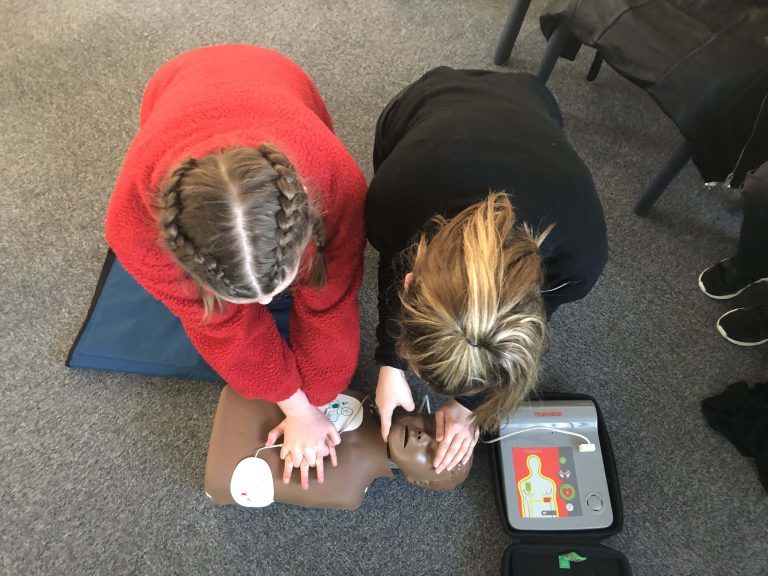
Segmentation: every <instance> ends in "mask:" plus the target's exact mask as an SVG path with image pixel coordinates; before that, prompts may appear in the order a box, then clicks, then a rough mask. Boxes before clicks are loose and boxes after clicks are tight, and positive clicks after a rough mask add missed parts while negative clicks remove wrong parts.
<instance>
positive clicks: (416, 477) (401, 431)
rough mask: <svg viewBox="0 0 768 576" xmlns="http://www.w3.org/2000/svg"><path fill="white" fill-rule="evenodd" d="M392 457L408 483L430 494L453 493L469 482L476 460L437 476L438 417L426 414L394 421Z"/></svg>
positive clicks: (390, 442)
mask: <svg viewBox="0 0 768 576" xmlns="http://www.w3.org/2000/svg"><path fill="white" fill-rule="evenodd" d="M387 444H388V446H389V456H390V458H391V459H392V461H393V462H394V463H395V464H397V465H398V466H399V467H400V471H401V472H402V473H403V476H404V477H405V479H406V480H407V481H408V482H410V483H411V484H413V485H414V486H418V487H419V488H427V489H429V490H437V491H448V490H453V489H454V488H456V487H457V486H458V485H459V484H461V483H462V482H464V480H466V478H467V476H468V475H469V470H470V469H471V468H472V460H471V459H470V461H469V462H468V463H467V465H466V466H462V465H461V464H459V465H457V466H455V467H454V468H453V470H444V471H443V472H441V473H440V474H437V473H436V472H435V467H434V466H433V465H432V462H433V461H434V459H435V453H436V452H437V446H438V442H437V440H435V417H434V415H425V414H408V415H406V416H402V417H400V418H397V419H395V420H393V422H392V429H391V430H390V432H389V438H388V439H387Z"/></svg>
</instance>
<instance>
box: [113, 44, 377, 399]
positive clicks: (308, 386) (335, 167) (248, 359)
mask: <svg viewBox="0 0 768 576" xmlns="http://www.w3.org/2000/svg"><path fill="white" fill-rule="evenodd" d="M263 142H270V143H273V144H275V145H276V146H278V147H280V148H281V149H282V150H283V151H284V152H285V154H286V155H287V156H288V158H290V159H291V161H292V162H293V164H294V166H295V167H296V171H297V172H298V174H299V176H300V177H301V178H302V180H303V181H304V183H305V184H306V186H307V188H308V191H309V194H310V195H316V197H319V199H320V205H321V207H322V210H323V213H324V222H325V228H326V232H327V244H326V249H325V258H326V261H327V265H328V284H327V285H326V286H325V287H323V288H321V289H317V288H311V287H309V286H306V285H305V284H303V283H302V281H301V280H299V281H297V283H296V284H295V285H294V286H293V287H292V296H293V305H292V310H291V316H290V335H291V343H292V345H291V347H289V346H288V345H287V344H286V343H285V341H284V340H283V339H282V338H281V337H280V335H279V333H278V331H277V327H276V326H275V323H274V320H273V318H272V315H271V313H270V312H269V310H268V309H267V308H266V307H265V306H262V305H260V304H246V305H234V304H230V305H228V306H227V308H226V309H225V311H224V312H223V313H222V314H220V315H215V316H214V317H213V318H212V319H211V320H210V321H209V322H208V323H203V322H202V321H201V319H202V316H203V306H202V302H201V301H200V298H199V297H198V295H197V292H196V290H195V287H194V284H193V282H192V280H191V279H190V278H189V277H188V276H187V275H186V274H185V272H184V271H183V269H182V268H181V267H180V266H179V265H178V264H177V263H176V262H175V261H174V260H173V258H172V257H171V255H170V253H169V252H168V251H167V250H166V249H165V248H164V247H162V245H161V242H160V240H159V239H160V231H159V226H158V224H157V222H156V220H155V215H154V214H155V210H154V209H153V197H154V196H155V195H156V194H157V192H158V189H159V186H160V184H161V183H162V182H163V180H164V179H165V178H166V177H167V176H168V175H169V173H170V172H171V171H172V170H173V169H174V167H175V166H176V165H177V164H178V163H179V162H180V161H181V160H183V159H184V158H186V157H189V156H191V157H194V158H199V157H201V156H204V155H206V154H208V153H209V152H212V151H214V150H216V149H219V148H224V147H230V146H253V147H255V146H258V145H259V144H261V143H263ZM365 192H366V182H365V178H364V177H363V175H362V173H361V172H360V169H359V167H358V166H357V164H356V163H355V161H354V160H353V159H352V157H351V156H350V154H349V152H347V150H346V149H345V148H344V146H343V145H342V144H341V142H340V141H339V140H338V139H337V138H336V136H335V135H334V133H333V126H332V124H331V118H330V116H329V115H328V111H327V110H326V108H325V105H324V104H323V101H322V99H321V98H320V95H319V94H318V92H317V89H316V88H315V87H314V86H313V84H312V82H311V80H310V79H309V77H308V76H307V75H306V74H305V73H304V71H303V70H302V69H301V68H299V67H298V66H297V65H296V64H295V63H293V62H292V61H290V60H288V59H287V58H286V57H284V56H282V55H280V54H278V53H276V52H273V51H271V50H267V49H264V48H257V47H253V46H240V45H227V46H214V47H209V48H202V49H199V50H193V51H191V52H187V53H185V54H182V55H181V56H178V57H176V58H174V59H173V60H171V61H170V62H168V63H167V64H165V65H163V66H162V67H161V68H160V69H159V70H158V71H157V73H156V74H155V75H154V76H153V77H152V79H151V80H150V81H149V84H148V85H147V87H146V90H145V92H144V99H143V101H142V104H141V115H140V119H139V131H138V134H137V135H136V138H135V139H134V140H133V142H132V144H131V146H130V148H129V150H128V154H127V155H126V159H125V163H124V164H123V167H122V169H121V171H120V176H119V178H118V180H117V184H116V186H115V190H114V193H113V195H112V199H111V201H110V204H109V210H108V213H107V220H106V236H107V241H108V242H109V244H110V246H111V247H112V249H113V250H114V252H115V254H116V255H117V257H118V259H119V260H120V262H121V263H122V265H123V266H124V267H125V269H126V270H127V271H128V272H129V273H130V274H131V275H132V276H133V277H134V278H135V279H136V280H137V281H138V282H139V284H141V285H142V286H143V287H144V288H145V289H146V290H147V291H148V292H149V293H150V294H152V295H153V296H154V297H155V298H157V299H159V300H160V301H162V302H163V303H164V304H165V305H166V306H167V307H168V309H169V310H170V311H171V312H173V314H175V315H176V316H178V317H179V318H180V320H181V322H182V324H183V325H184V329H185V330H186V332H187V334H188V336H189V338H190V340H191V341H192V344H193V345H194V346H195V348H197V350H198V351H199V352H200V354H201V355H202V357H203V358H205V360H206V361H207V362H208V363H209V364H210V365H211V367H212V368H213V369H214V370H216V371H217V372H218V373H219V374H220V375H221V376H222V378H224V380H226V382H227V383H228V384H230V385H231V386H232V387H233V388H234V389H235V390H237V391H238V392H239V393H240V394H241V395H242V396H245V397H246V398H264V399H266V400H269V401H272V402H277V401H280V400H284V399H286V398H288V397H290V396H291V395H292V394H293V393H294V392H295V391H296V390H297V389H299V388H301V389H302V390H304V392H305V393H306V394H307V396H308V398H309V400H310V402H312V403H313V404H315V405H321V404H324V403H326V402H328V401H330V400H331V399H333V398H334V397H335V396H336V394H338V393H339V392H340V391H341V390H343V389H344V388H346V387H347V386H348V385H349V382H350V380H351V378H352V374H353V372H354V370H355V366H356V364H357V356H358V348H359V343H360V330H359V320H358V302H357V293H358V290H359V288H360V282H361V279H362V274H363V249H364V247H365V232H364V229H363V204H364V200H365ZM313 250H314V248H313V247H312V246H311V245H310V247H309V248H308V249H307V253H308V254H309V253H310V252H311V251H313Z"/></svg>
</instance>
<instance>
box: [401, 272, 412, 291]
mask: <svg viewBox="0 0 768 576" xmlns="http://www.w3.org/2000/svg"><path fill="white" fill-rule="evenodd" d="M411 280H413V272H408V274H406V275H405V279H404V280H403V288H405V291H406V292H408V288H410V287H411Z"/></svg>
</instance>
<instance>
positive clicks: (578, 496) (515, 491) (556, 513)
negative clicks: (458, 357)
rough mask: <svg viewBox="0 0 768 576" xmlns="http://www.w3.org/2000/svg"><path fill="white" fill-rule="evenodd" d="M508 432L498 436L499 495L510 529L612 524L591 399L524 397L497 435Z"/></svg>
mask: <svg viewBox="0 0 768 576" xmlns="http://www.w3.org/2000/svg"><path fill="white" fill-rule="evenodd" d="M511 433H515V434H514V435H511V436H509V437H508V438H504V439H503V440H501V441H499V448H498V450H499V460H500V463H501V467H502V482H501V489H502V501H503V505H504V506H505V507H506V513H507V518H508V521H509V524H510V526H511V527H512V528H513V529H515V530H524V531H539V530H540V531H547V532H550V531H574V530H576V531H578V530H590V529H600V528H607V527H609V526H611V525H612V523H613V508H612V506H611V498H610V494H609V489H608V480H607V478H606V473H605V466H604V463H603V452H602V450H601V446H600V437H599V434H598V415H597V410H596V408H595V405H594V403H592V402H591V401H589V400H552V401H539V402H530V403H525V404H523V405H522V406H521V407H520V408H518V409H517V410H516V411H515V412H514V413H513V414H512V415H511V416H510V417H509V418H507V420H505V422H504V423H503V424H502V427H501V429H500V432H499V436H500V437H503V436H504V435H506V434H511ZM591 445H594V446H591ZM580 446H581V448H580Z"/></svg>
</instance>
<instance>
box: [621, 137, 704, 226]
mask: <svg viewBox="0 0 768 576" xmlns="http://www.w3.org/2000/svg"><path fill="white" fill-rule="evenodd" d="M692 155H693V147H692V146H691V145H690V143H689V142H688V141H687V140H685V141H684V142H683V143H682V144H680V146H678V148H677V150H675V151H674V152H673V153H672V156H671V157H670V159H669V160H668V161H667V163H666V165H665V166H664V168H662V169H661V171H660V172H659V173H658V174H656V177H655V178H654V179H653V181H652V182H651V183H650V184H649V185H648V188H647V190H646V191H645V192H644V193H643V195H642V196H641V197H640V200H638V201H637V204H635V214H637V215H638V216H641V217H645V216H648V212H650V211H651V208H653V205H654V204H655V203H656V201H657V200H658V199H659V198H660V197H661V195H662V194H663V192H664V190H665V189H666V187H667V186H669V184H670V182H672V180H674V179H675V176H677V174H678V173H679V172H680V170H682V169H683V166H685V165H686V164H688V161H689V160H690V159H691V156H692Z"/></svg>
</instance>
